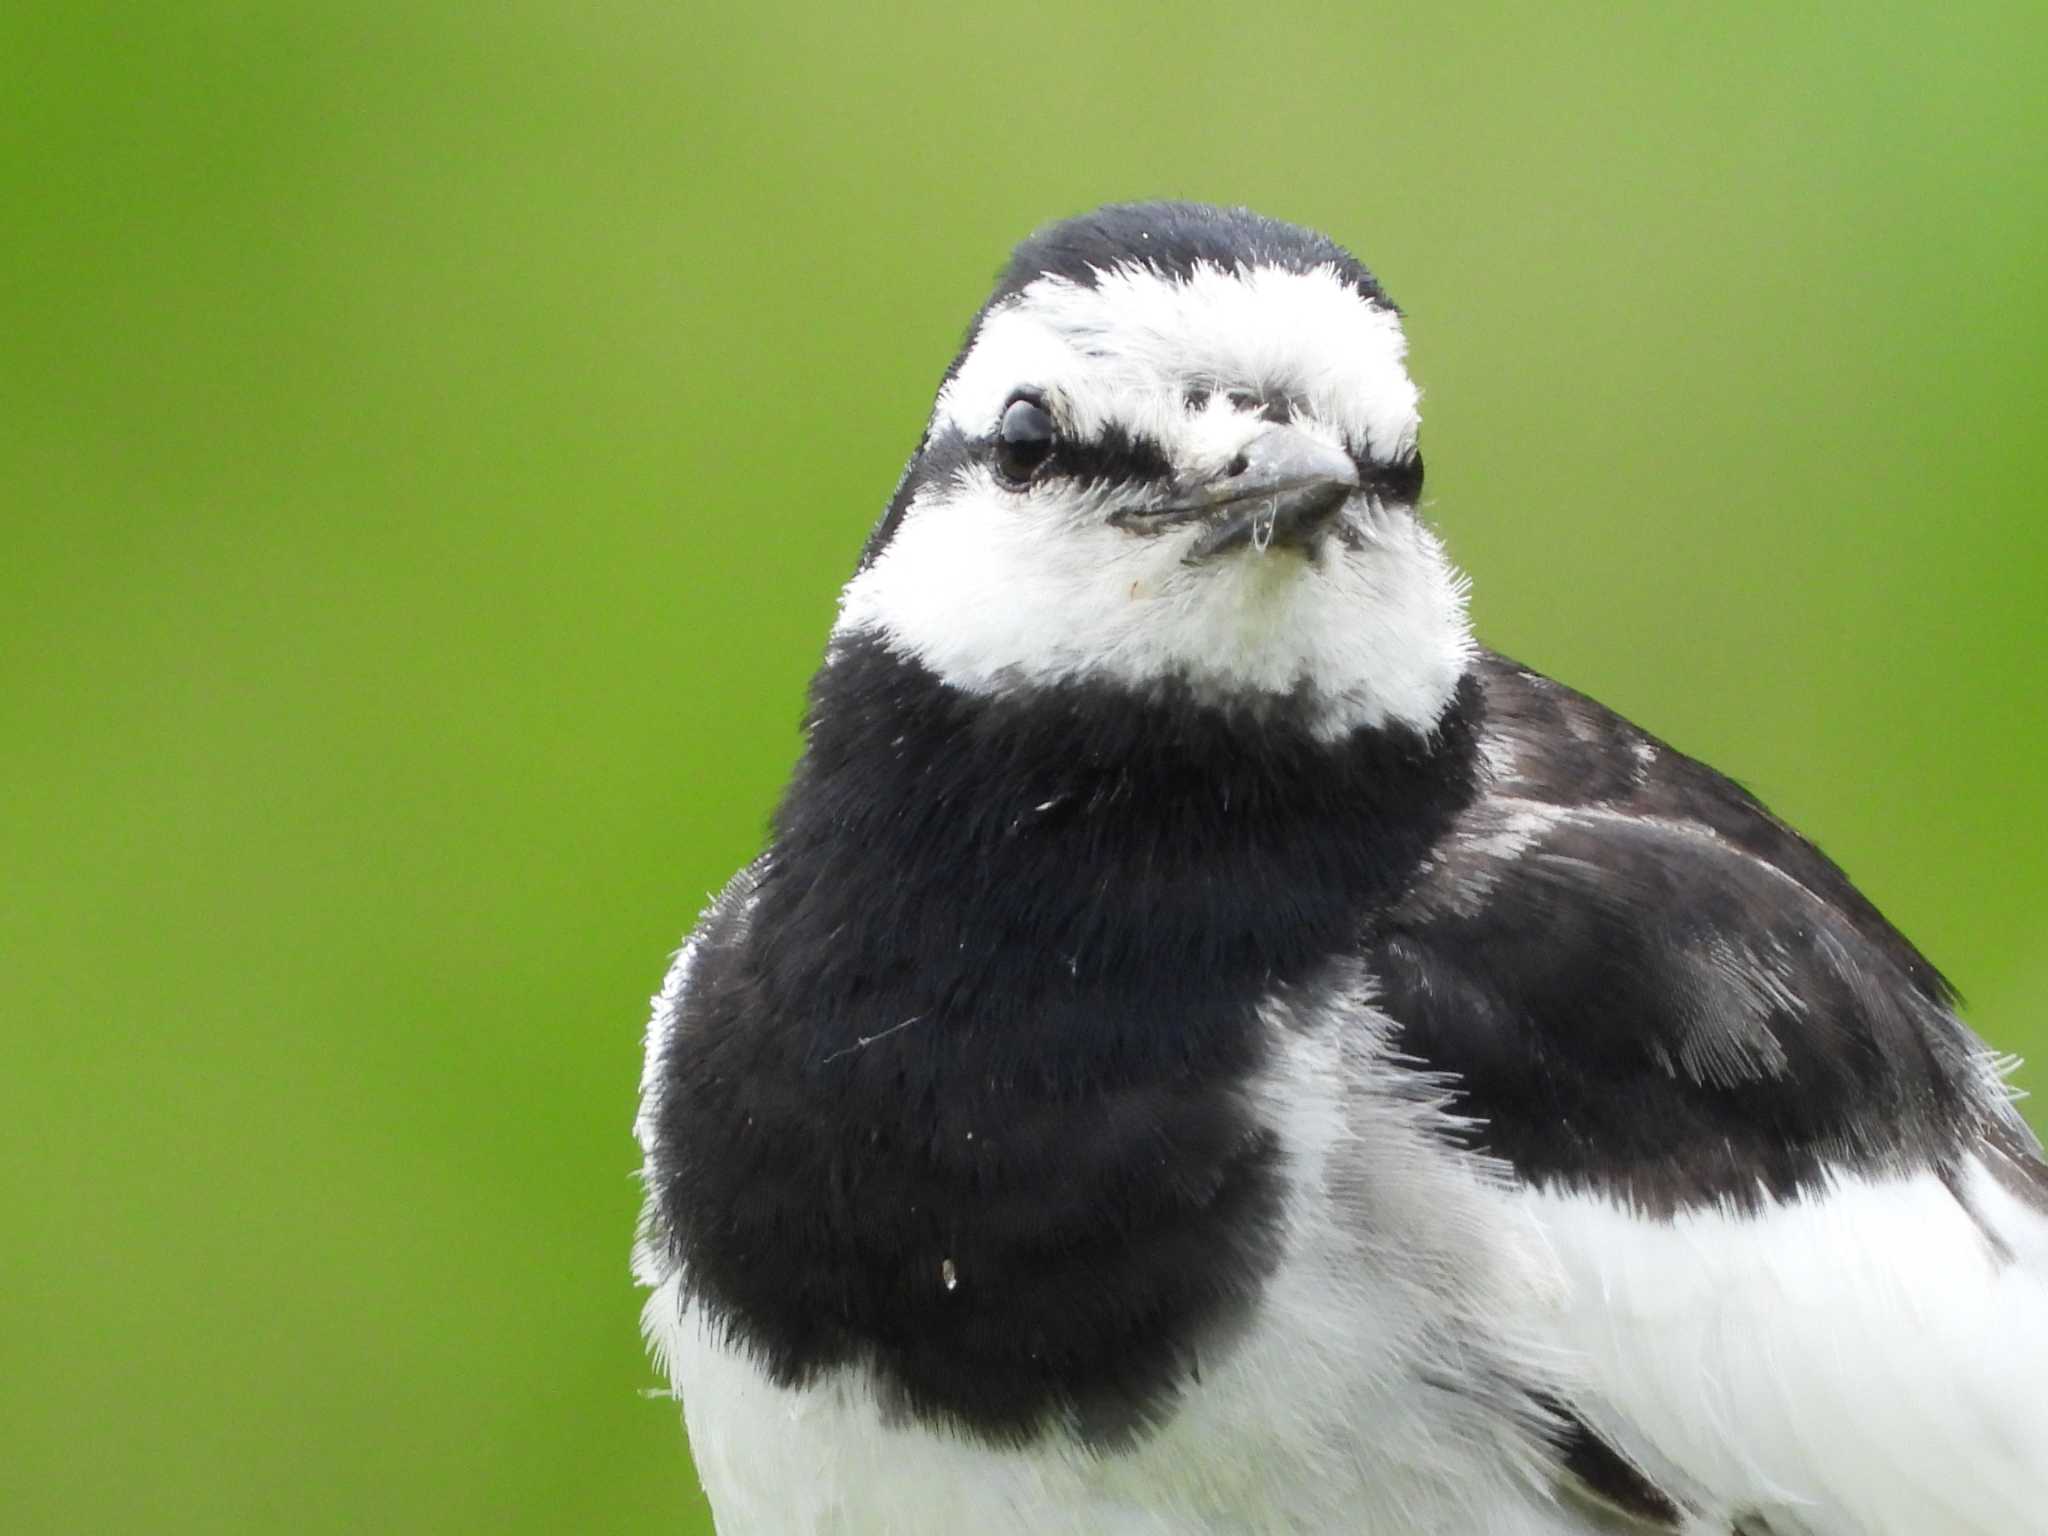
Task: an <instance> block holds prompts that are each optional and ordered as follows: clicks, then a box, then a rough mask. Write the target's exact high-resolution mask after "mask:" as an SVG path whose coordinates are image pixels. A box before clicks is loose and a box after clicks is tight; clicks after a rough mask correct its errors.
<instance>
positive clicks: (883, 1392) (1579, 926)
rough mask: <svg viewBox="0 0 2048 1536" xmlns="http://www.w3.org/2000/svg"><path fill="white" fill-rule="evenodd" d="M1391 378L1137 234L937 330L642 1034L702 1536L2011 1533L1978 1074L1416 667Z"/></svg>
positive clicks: (1645, 790)
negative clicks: (727, 865)
mask: <svg viewBox="0 0 2048 1536" xmlns="http://www.w3.org/2000/svg"><path fill="white" fill-rule="evenodd" d="M1406 351H1407V347H1406V339H1405V332H1404V329H1403V316H1402V313H1401V311H1400V310H1399V309H1398V308H1397V307H1396V306H1395V304H1394V303H1393V301H1392V300H1391V299H1390V298H1389V297H1388V295H1387V293H1386V291H1385V290H1384V289H1383V288H1382V286H1381V284H1380V283H1379V281H1378V280H1377V279H1376V278H1375V277H1374V276H1373V275H1372V273H1371V272H1370V271H1369V270H1368V269H1367V268H1366V267H1365V266H1364V265H1362V264H1361V263H1360V262H1359V260H1358V259H1357V258H1355V257H1354V256H1353V255H1351V254H1350V252H1349V251H1348V250H1346V249H1345V248H1343V247H1342V246H1340V245H1339V244H1337V243H1336V242H1335V241H1333V240H1332V239H1330V238H1328V237H1327V236H1325V235H1323V234H1320V233H1317V232H1315V231H1312V230H1309V229H1306V228H1303V227H1299V226H1297V225H1293V224H1289V223H1286V222H1282V221H1279V220H1276V219H1272V218H1268V217H1265V216H1262V215H1259V214H1256V213H1253V212H1250V211H1247V210H1244V209H1235V208H1221V207H1211V206H1206V205H1201V204H1194V203H1181V202H1146V203H1126V204H1115V205H1110V206H1107V207H1103V208H1099V209H1096V210H1095V211H1093V212H1089V213H1085V214H1082V215H1079V216H1077V217H1072V218H1068V219H1065V220H1063V221H1061V222H1057V223H1053V224H1050V225H1048V226H1046V227H1044V228H1042V229H1040V230H1038V231H1037V232H1036V233H1034V234H1033V235H1031V236H1030V237H1029V238H1027V239H1026V240H1024V242H1023V243H1022V244H1021V245H1019V246H1018V247H1017V248H1016V249H1015V252H1014V254H1013V255H1012V257H1011V258H1010V260H1009V262H1008V264H1007V266H1005V267H1004V268H1003V270H1002V271H1001V274H1000V276H999V278H998V281H997V283H996V286H995V288H994V291H993V292H992V293H991V294H990V296H989V297H988V299H987V301H986V302H985V303H984V304H983V305H982V307H981V309H980V310H979V312H978V313H977V314H976V315H975V316H974V318H973V321H972V323H971V325H970V327H969V329H968V331H967V334H966V339H965V342H964V345H963V346H962V347H961V349H960V351H959V353H958V355H957V356H956V357H955V358H954V359H953V360H952V362H951V364H950V366H948V367H947V369H946V371H945V373H944V376H943V379H942V382H941V383H940V385H939V388H938V391H937V398H936V401H935V403H934V405H933V408H932V411H931V415H930V417H929V420H928V422H927V424H926V426H925V428H924V431H923V434H922V436H921V439H920V440H919V442H918V445H917V448H916V451H915V453H914V454H913V455H912V457H911V459H910V461H909V464H908V467H907V468H906V469H905V471H904V473H903V476H902V479H901V481H900V483H899V484H898V485H897V487H896V489H895V492H894V494H893V496H892V497H891V498H890V499H889V500H888V502H887V505H886V510H885V511H884V513H883V514H882V516H881V518H880V521H879V523H877V524H875V525H874V526H873V528H872V531H871V533H870V534H869V535H868V537H867V539H866V542H865V544H864V546H863V547H862V549H861V551H860V553H859V556H858V562H857V565H856V567H855V569H854V572H853V574H852V576H851V578H850V579H849V580H848V582H847V583H846V585H845V587H844V590H843V592H842V594H841V597H840V601H839V606H838V610H837V615H836V619H835V620H834V622H833V625H832V627H831V630H830V633H829V635H828V637H827V638H826V641H825V646H824V658H823V661H822V664H821V665H820V666H819V668H818V671H817V673H816V675H815V677H814V679H813V681H812V683H811V685H810V690H809V695H808V703H807V705H806V708H805V713H804V725H803V731H804V736H803V747H802V751H801V755H800V758H799V760H798V762H797V764H796V766H795V768H794V770H793V773H792V775H791V778H790V780H789V782H788V784H787V786H786V788H785V790H784V792H783V794H782V796H781V799H780V801H779V804H778V806H777V809H776V810H775V812H774V815H773V818H772V821H771V824H770V827H769V830H768V835H767V838H766V840H765V843H764V846H763V851H762V852H761V853H760V855H759V857H758V858H756V859H755V860H754V861H753V862H752V863H751V864H749V865H748V866H747V867H746V868H745V869H743V870H742V871H740V872H739V873H738V874H737V875H736V876H735V877H734V878H733V879H732V881H731V883H730V884H729V885H727V886H726V887H725V888H724V890H723V891H722V892H721V893H719V894H718V895H717V896H715V897H714V898H713V899H712V900H711V901H710V904H709V906H708V907H707V908H706V909H705V910H704V911H703V913H702V915H701V917H700V919H699V920H698V922H697V924H696V926H695V928H694V930H693V932H692V933H691V935H690V936H689V938H688V939H687V941H686V943H685V945H684V947H683V948H682V949H681V951H680V953H679V954H678V955H677V956H676V958H675V960H674V963H673V966H672V968H671V969H670V970H669V972H668V974H667V978H666V980H665V982H664V984H663V986H662V989H661V991H660V993H659V994H658V996H657V997H656V998H655V1000H654V1006H653V1013H652V1019H651V1022H650V1024H649V1026H648V1031H647V1037H646V1056H645V1068H644V1074H643V1077H642V1081H641V1098H640V1109H639V1116H638V1120H637V1122H636V1133H637V1137H638V1140H639V1144H640V1148H641V1152H642V1158H643V1162H642V1178H643V1180H644V1185H645V1195H646V1201H645V1207H644V1210H643V1214H642V1217H641V1221H640V1226H639V1230H638V1234H637V1239H636V1243H635V1248H634V1270H635V1274H636V1276H637V1278H638V1280H639V1282H640V1283H641V1284H642V1285H643V1286H644V1287H646V1289H647V1292H648V1295H647V1297H646V1301H645V1306H644V1312H643V1317H642V1325H643V1329H644V1332H645V1335H646V1337H647V1339H648V1341H649V1344H650V1348H651V1350H652V1353H653V1355H654V1357H655V1359H656V1361H657V1363H658V1366H659V1367H660V1368H661V1369H662V1370H663V1371H665V1372H666V1374H667V1377H668V1380H669V1383H670V1386H671V1389H672V1391H673V1393H674V1394H675V1395H676V1396H677V1397H679V1399H680V1403H681V1410H682V1417H683V1419H684V1421H685V1426H686V1429H687V1435H688V1440H689V1445H690V1448H691V1454H692V1457H693V1460H694V1463H695V1466H696V1469H697V1473H698V1476H699V1478H700V1480H701V1482H702V1484H703V1487H704V1489H705V1492H706V1494H707V1496H708V1499H709V1503H710V1506H711V1509H712V1511H713V1515H714V1518H715V1520H716V1522H717V1528H718V1530H719V1531H720V1532H721V1533H722V1536H752V1533H775V1536H824V1533H843V1536H870V1533H879V1536H926V1533H931V1536H938V1533H945V1536H964V1533H973V1536H1017V1533H1025V1532H1032V1533H1038V1532H1087V1533H1094V1532H1100V1533H1109V1536H1194V1533H1201V1536H1240V1533H1242V1536H1254V1533H1256V1536H1280V1533H1290V1536H1301V1533H1338V1532H1342V1533H1347V1536H1361V1533H1362V1536H1392V1533H1402V1536H1412V1533H1444V1536H1449V1533H1457V1536H1564V1533H1580V1536H1583V1533H1593V1532H1605V1533H1616V1532H1619V1533H1634V1536H1657V1533H1680V1536H1852V1533H1853V1536H1901V1533H1913V1536H1933V1533H1940V1536H1974V1533H1993V1532H1996V1533H2001V1536H2010V1533H2014V1532H2022V1531H2048V1165H2044V1162H2043V1156H2042V1150H2041V1146H2040V1143H2039V1142H2038V1141H2037V1140H2036V1138H2035V1137H2034V1135H2033V1134H2032V1133H2031V1132H2030V1130H2029V1129H2028V1127H2027V1125H2026V1123H2025V1121H2024V1120H2023V1119H2022V1118H2021V1116H2020V1114H2019V1112H2018V1110H2017V1108H2016V1107H2015V1100H2016V1098H2017V1094H2016V1093H2015V1091H2014V1090H2013V1088H2012V1087H2011V1073H2012V1070H2013V1068H2014V1066H2015V1063H2014V1062H2012V1061H2011V1060H2010V1059H2008V1058H2005V1057H2002V1056H2000V1055H1998V1054H1996V1053H1994V1052H1993V1051H1992V1050H1991V1049H1990V1048H1989V1047H1988V1046H1987V1045H1986V1044H1984V1043H1983V1042H1982V1041H1981V1040H1980V1039H1979V1038H1978V1037H1977V1036H1976V1035H1975V1034H1974V1033H1973V1032H1972V1031H1971V1029H1970V1028H1969V1027H1968V1026H1967V1025H1966V1024H1965V1023H1964V1022H1963V1021H1962V1019H1961V1018H1960V1017H1959V1015H1958V1012H1957V1005H1956V999H1955V995H1954V993H1953V991H1952V990H1951V988H1950V986H1949V984H1948V983H1947V982H1946V981H1945V980H1944V979H1943V977H1942V976H1941V975H1940V974H1939V973H1938V972H1937V971H1936V970H1935V968H1934V967H1933V966H1932V965H1931V964H1930V963H1929V962H1928V961H1927V959H1925V958H1924V957H1923V956H1922V954H1921V953H1920V951H1919V950H1918V949H1916V948H1915V947H1914V946H1913V944H1912V943H1910V942H1909V941H1908V940H1907V939H1906V938H1905V937H1904V936H1902V935H1901V934H1900V932H1899V931H1898V930H1897V929H1896V928H1894V927H1893V926H1892V925H1891V924H1890V923H1889V922H1888V921H1887V920H1886V919H1885V918H1884V917H1883V916H1882V915H1881V914H1880V913H1879V911H1878V909H1877V908H1876V907H1875V906H1874V905H1873V904H1872V902H1871V901H1870V900H1869V899H1868V898H1867V897H1866V896H1864V895H1863V894H1862V893H1861V892H1859V890H1858V889H1857V888H1856V887H1855V886H1854V885H1853V884H1852V883H1851V882H1850V880H1849V879H1848V878H1847V877H1846V876H1845V875H1844V873H1843V872H1842V870H1841V869H1840V868H1839V867H1838V866H1837V865H1836V864H1835V863H1833V862H1831V861H1830V859H1829V858H1828V857H1826V856H1825V855H1824V854H1823V853H1822V852H1820V851H1819V850H1818V849H1817V848H1816V847H1815V845H1814V844H1813V843H1812V842H1810V841H1808V840H1807V839H1806V838H1804V837H1802V836H1801V835H1800V834H1799V833H1798V832H1797V831H1795V830H1794V829H1793V828H1791V827H1790V826H1788V825H1787V824H1786V823H1785V822H1784V821H1782V820H1780V819H1779V818H1778V817H1776V816H1775V815H1773V814H1772V812H1771V811H1770V810H1768V809H1767V808H1766V807H1765V806H1764V805H1763V804H1762V803H1760V801H1759V800H1757V799H1756V798H1754V797H1752V795H1751V794H1749V793H1748V792H1746V791H1745V790H1743V789H1742V788H1739V787H1738V786H1737V785H1736V784H1735V783H1734V782H1733V781H1731V780H1730V779H1729V778H1726V777H1724V776H1722V775H1721V774H1720V773H1718V772H1716V771H1715V770H1714V769H1712V768H1710V767H1708V766H1706V765H1705V764H1703V763H1701V762H1699V761H1696V760H1695V759H1693V758H1691V757H1688V756H1687V755H1685V754H1684V753H1683V752H1681V751H1679V750H1677V749H1675V748H1674V747H1672V746H1671V745H1669V744H1668V743H1666V742H1665V741H1662V740H1660V739H1659V738H1657V737H1656V736H1654V735H1652V734H1650V733H1649V732H1647V731H1645V730H1642V729H1639V728H1638V727H1637V726H1635V725H1633V724H1631V723H1630V722H1629V721H1627V720H1625V719H1623V718H1622V717H1621V716H1619V715H1618V714H1616V713H1614V712H1612V711H1610V710H1609V709H1607V708H1604V707H1603V706H1601V705H1600V704H1598V703H1596V702H1594V701H1593V700H1592V699H1590V698H1588V697H1586V696H1584V695H1582V694H1580V693H1578V692H1575V691H1573V690H1572V689H1571V688H1569V687H1567V686H1565V685H1564V684H1563V683H1560V682H1558V681H1555V680H1553V679H1551V678H1549V677H1547V676H1544V675H1542V674H1540V673H1539V672H1537V671H1535V670H1532V669H1530V668H1528V667H1525V666H1521V665H1518V664H1517V663H1516V662H1514V661H1512V660H1510V659H1508V658H1506V657H1504V656H1502V655H1499V654H1497V653H1495V652H1494V651H1492V650H1489V649H1487V648H1486V647H1484V646H1483V645H1481V644H1480V643H1479V642H1478V641H1477V639H1476V638H1475V635H1474V630H1473V624H1472V619H1471V616H1470V607H1471V603H1470V592H1469V584H1468V582H1467V581H1466V579H1465V578H1464V577H1463V576H1462V575H1461V574H1460V572H1459V570H1458V569H1457V567H1456V566H1455V565H1454V564H1453V563H1452V561H1451V558H1450V556H1449V554H1448V553H1447V550H1446V547H1445V544H1444V542H1443V540H1442V538H1441V536H1440V535H1439V533H1438V532H1437V531H1436V528H1435V527H1434V526H1433V518H1434V514H1435V511H1436V509H1435V508H1434V507H1432V508H1431V514H1432V515H1431V516H1430V517H1425V515H1424V512H1423V495H1422V492H1423V461H1422V457H1421V454H1420V450H1419V424H1420V408H1419V399H1420V397H1419V394H1418V390H1417V387H1416V385H1415V383H1414V382H1413V380H1412V378H1411V376H1410V374H1409V371H1408V367H1407V362H1406ZM1595 615H1597V607H1596V608H1594V609H1593V610H1592V612H1591V613H1590V614H1589V615H1588V618H1589V620H1590V619H1591V618H1592V617H1593V616H1595Z"/></svg>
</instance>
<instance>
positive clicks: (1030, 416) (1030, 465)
mask: <svg viewBox="0 0 2048 1536" xmlns="http://www.w3.org/2000/svg"><path fill="white" fill-rule="evenodd" d="M1053 441H1054V431H1053V424H1052V417H1051V415H1050V414H1048V412H1047V411H1046V409H1045V407H1044V406H1043V405H1040V404H1039V403H1038V402H1037V401H1036V400H1034V399H1032V398H1031V397H1030V396H1029V395H1019V396H1018V397H1017V398H1016V399H1014V400H1012V401H1011V402H1010V403H1009V404H1008V405H1006V406H1004V407H1003V421H1002V425H1001V426H1000V427H998V428H997V429H996V472H997V473H998V474H1000V475H1001V476H1002V477H1003V478H1004V479H1005V480H1008V481H1010V482H1011V483H1012V484H1014V485H1022V484H1023V483H1024V482H1025V481H1027V480H1029V479H1030V478H1031V477H1032V476H1033V475H1034V474H1036V473H1037V472H1038V470H1039V467H1040V466H1041V465H1043V464H1044V463H1045V461H1046V460H1047V459H1049V458H1051V457H1052V448H1053Z"/></svg>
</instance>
